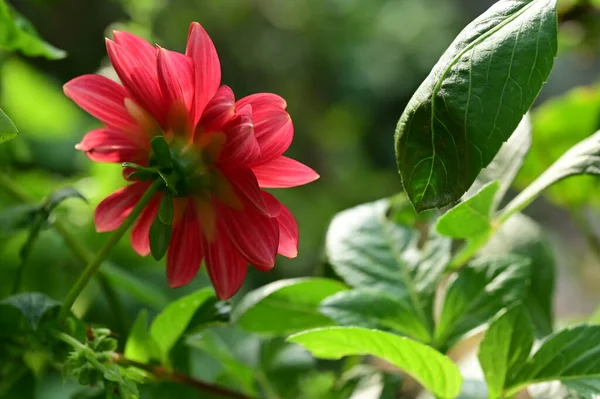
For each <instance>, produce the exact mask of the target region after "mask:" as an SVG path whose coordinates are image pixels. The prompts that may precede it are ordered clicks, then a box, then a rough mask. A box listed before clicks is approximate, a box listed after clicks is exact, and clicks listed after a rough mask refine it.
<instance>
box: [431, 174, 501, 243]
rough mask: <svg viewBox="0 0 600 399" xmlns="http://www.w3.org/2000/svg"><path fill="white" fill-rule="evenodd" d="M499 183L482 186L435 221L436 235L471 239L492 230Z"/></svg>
mask: <svg viewBox="0 0 600 399" xmlns="http://www.w3.org/2000/svg"><path fill="white" fill-rule="evenodd" d="M499 188H500V182H499V181H497V180H496V181H493V182H490V183H487V184H486V185H484V186H483V187H482V188H481V189H480V190H479V191H478V192H477V193H476V194H475V195H473V196H472V197H471V198H468V199H467V200H465V201H464V202H461V203H460V204H458V205H456V206H455V207H454V208H452V209H450V210H449V211H448V212H446V213H445V214H443V215H442V216H441V217H440V218H439V219H438V221H437V225H436V229H437V231H438V233H440V234H442V235H445V236H448V237H452V238H473V237H477V236H480V235H483V234H486V233H488V232H489V231H490V230H491V229H492V218H493V216H494V215H493V211H494V209H493V206H494V199H495V198H496V193H497V192H498V189H499Z"/></svg>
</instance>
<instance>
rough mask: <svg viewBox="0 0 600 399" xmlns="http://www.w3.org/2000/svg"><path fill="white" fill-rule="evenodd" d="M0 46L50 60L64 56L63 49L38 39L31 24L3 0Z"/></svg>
mask: <svg viewBox="0 0 600 399" xmlns="http://www.w3.org/2000/svg"><path fill="white" fill-rule="evenodd" d="M0 48H2V49H4V50H9V51H20V52H22V53H23V54H25V55H27V56H30V57H37V56H42V57H46V58H48V59H51V60H57V59H61V58H64V57H65V56H66V53H65V52H64V51H63V50H60V49H57V48H56V47H54V46H52V45H50V44H48V43H46V42H44V41H43V40H42V39H40V37H39V36H38V34H37V32H36V31H35V28H34V27H33V25H31V23H30V22H29V21H27V20H26V19H25V18H23V17H22V16H21V15H19V14H18V13H17V12H16V11H15V10H13V9H12V8H11V7H10V6H9V5H8V4H7V3H6V2H5V0H0Z"/></svg>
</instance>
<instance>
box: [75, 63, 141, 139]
mask: <svg viewBox="0 0 600 399" xmlns="http://www.w3.org/2000/svg"><path fill="white" fill-rule="evenodd" d="M63 90H64V92H65V95H66V96H67V97H69V98H70V99H72V100H73V101H75V102H76V103H77V105H79V106H80V107H81V108H83V109H84V110H86V111H87V112H89V113H90V114H91V115H93V116H94V117H96V118H98V119H99V120H100V121H101V122H102V123H104V124H105V125H106V126H108V127H113V128H116V129H119V130H131V129H133V128H134V127H135V121H134V120H133V118H132V117H131V116H130V115H129V113H127V110H126V109H125V98H127V97H128V94H127V90H125V88H124V87H123V86H121V85H120V84H118V83H116V82H113V81H112V80H110V79H108V78H106V77H104V76H100V75H83V76H79V77H77V78H75V79H72V80H70V81H69V82H67V83H66V84H65V85H64V86H63Z"/></svg>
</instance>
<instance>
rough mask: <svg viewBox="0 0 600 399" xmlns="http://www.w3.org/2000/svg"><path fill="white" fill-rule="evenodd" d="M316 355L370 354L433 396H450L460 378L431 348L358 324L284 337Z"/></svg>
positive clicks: (333, 357)
mask: <svg viewBox="0 0 600 399" xmlns="http://www.w3.org/2000/svg"><path fill="white" fill-rule="evenodd" d="M288 341H289V342H294V343H297V344H300V345H302V346H304V347H305V348H307V349H308V350H309V351H311V352H312V353H313V354H314V355H315V356H316V357H319V358H323V359H340V358H342V357H344V356H352V355H371V356H376V357H379V358H381V359H383V360H385V361H387V362H389V363H391V364H393V365H394V366H396V367H398V368H400V369H402V370H403V371H405V372H406V373H407V374H409V375H410V376H411V377H413V378H414V379H415V380H416V381H418V382H419V383H420V384H421V385H423V386H424V387H425V388H427V389H428V390H430V391H431V392H432V393H433V394H434V395H436V396H438V397H440V398H454V397H456V395H458V393H459V392H460V386H461V383H462V377H461V376H460V372H459V371H458V367H457V366H456V365H455V364H454V363H453V362H452V361H451V360H450V359H449V358H448V357H446V356H444V355H442V354H441V353H439V352H437V351H436V350H435V349H433V348H431V347H429V346H427V345H424V344H421V343H419V342H416V341H413V340H411V339H409V338H406V337H400V336H397V335H394V334H390V333H386V332H383V331H377V330H367V329H364V328H359V327H330V328H322V329H316V330H311V331H304V332H301V333H298V334H295V335H292V336H291V337H289V338H288Z"/></svg>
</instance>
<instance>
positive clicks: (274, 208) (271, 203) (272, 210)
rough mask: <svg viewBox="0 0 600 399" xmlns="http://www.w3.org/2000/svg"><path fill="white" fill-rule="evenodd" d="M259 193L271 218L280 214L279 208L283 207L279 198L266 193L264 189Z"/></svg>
mask: <svg viewBox="0 0 600 399" xmlns="http://www.w3.org/2000/svg"><path fill="white" fill-rule="evenodd" d="M261 194H262V196H263V201H265V205H266V207H267V211H268V213H269V216H271V217H272V218H276V217H277V216H279V214H281V209H282V207H283V205H282V204H281V202H279V200H278V199H277V198H275V197H273V196H272V195H271V194H269V193H267V192H266V191H262V190H261Z"/></svg>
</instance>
